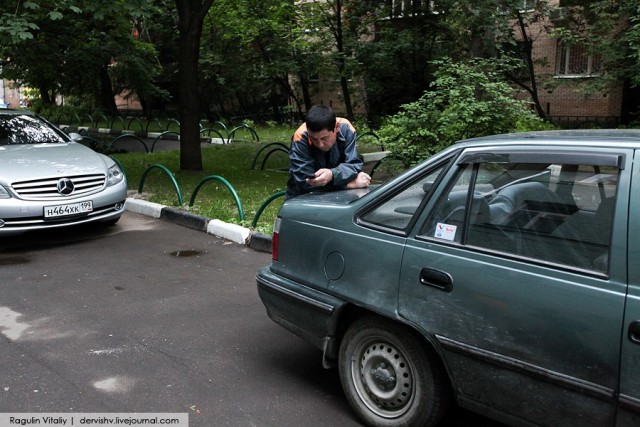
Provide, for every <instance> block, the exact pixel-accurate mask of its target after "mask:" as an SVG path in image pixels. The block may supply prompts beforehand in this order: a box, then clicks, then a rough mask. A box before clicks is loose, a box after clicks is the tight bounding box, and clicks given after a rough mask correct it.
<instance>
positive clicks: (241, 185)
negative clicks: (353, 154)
mask: <svg viewBox="0 0 640 427" xmlns="http://www.w3.org/2000/svg"><path fill="white" fill-rule="evenodd" d="M294 130H295V129H293V128H288V127H284V126H279V127H265V128H258V129H256V132H257V133H258V135H259V136H260V142H255V141H253V140H252V139H251V138H248V137H247V136H246V135H244V134H243V135H242V136H240V135H239V136H238V137H239V138H241V137H244V138H246V140H244V141H243V140H235V141H234V142H232V143H231V144H224V145H218V144H210V145H209V144H206V145H203V148H202V165H203V171H202V172H198V173H195V172H181V171H180V153H179V150H172V151H157V152H153V153H116V154H112V157H114V158H115V159H117V161H118V162H120V164H122V166H123V167H124V170H125V173H126V175H127V179H128V182H129V189H130V190H132V191H136V192H137V191H138V189H139V186H140V183H141V179H142V176H143V174H144V173H145V171H147V169H148V168H149V167H150V166H152V165H162V166H163V167H164V168H166V169H167V170H169V171H170V172H171V174H172V176H173V178H174V179H175V182H176V183H177V185H178V188H179V190H180V193H181V195H182V200H183V204H182V206H180V203H179V197H178V194H177V191H176V188H175V186H174V185H173V181H172V179H171V177H169V176H168V175H167V174H166V173H165V172H164V170H163V169H161V168H158V167H154V168H152V169H151V170H149V171H148V172H147V175H146V176H145V179H144V183H143V189H142V190H143V191H142V195H141V196H142V198H144V199H145V200H147V201H150V202H155V203H160V204H163V205H166V206H173V207H178V208H182V209H185V210H188V211H190V212H192V213H194V214H197V215H202V216H204V217H207V218H212V219H220V220H222V221H225V222H228V223H235V224H240V225H242V226H245V227H250V226H251V223H252V222H253V221H254V219H255V217H256V213H257V211H258V209H260V207H261V206H262V205H263V203H265V201H266V200H267V199H268V198H269V197H270V196H272V195H273V194H275V193H277V192H279V191H282V190H284V189H285V188H286V184H287V177H288V171H287V168H288V164H289V159H288V156H287V154H286V153H285V152H283V151H278V150H275V151H273V152H272V153H271V154H270V155H269V156H268V158H267V160H266V162H265V164H264V169H261V167H262V162H263V161H264V159H265V156H266V155H267V154H268V153H269V152H271V150H272V149H273V148H275V147H276V146H271V147H269V148H266V149H264V150H263V151H262V152H261V153H260V154H259V156H257V154H258V152H259V150H260V149H261V148H262V147H265V146H266V145H267V144H270V143H272V142H280V143H283V144H285V145H286V146H288V145H289V141H290V138H291V135H292V134H293V132H294ZM358 148H359V150H360V151H362V152H367V151H379V150H380V147H379V146H378V145H375V144H370V143H368V142H365V141H363V142H362V143H359V144H358ZM256 156H257V157H256ZM254 160H255V167H253V163H254ZM212 175H215V176H218V177H221V178H222V179H223V180H225V181H226V182H228V183H229V184H230V185H231V187H233V189H234V191H235V192H236V194H237V196H238V199H239V201H240V205H241V207H242V210H243V212H244V220H241V219H240V213H239V209H238V206H237V203H236V198H235V197H234V195H233V193H232V191H231V190H230V189H229V188H228V187H227V186H226V185H225V184H224V183H223V182H221V181H220V180H217V179H210V180H207V181H206V182H204V183H203V184H202V186H201V187H200V188H199V189H198V192H197V194H196V196H195V200H194V203H193V206H188V205H189V202H190V199H191V197H192V195H193V192H194V191H195V190H196V187H197V186H198V184H199V183H201V182H202V181H203V180H204V179H205V178H207V177H210V176H212ZM283 201H284V198H283V197H278V198H276V199H274V200H273V201H272V202H271V203H270V204H269V205H268V206H267V207H266V208H265V209H264V210H263V212H262V213H261V215H260V217H259V220H258V221H257V223H256V226H255V227H253V229H254V230H255V231H258V232H262V233H265V234H271V232H272V230H273V222H274V220H275V217H276V214H277V212H278V209H279V208H280V206H281V205H282V203H283Z"/></svg>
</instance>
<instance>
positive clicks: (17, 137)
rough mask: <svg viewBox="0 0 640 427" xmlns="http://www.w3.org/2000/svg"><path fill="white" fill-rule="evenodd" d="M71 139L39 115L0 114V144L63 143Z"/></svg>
mask: <svg viewBox="0 0 640 427" xmlns="http://www.w3.org/2000/svg"><path fill="white" fill-rule="evenodd" d="M68 141H69V140H68V139H67V138H66V137H65V136H64V134H63V133H62V132H60V131H57V130H56V129H54V128H53V127H51V126H50V125H49V124H48V123H47V122H45V121H43V120H41V119H39V118H38V117H34V116H30V115H27V114H23V115H10V114H0V145H17V144H45V143H52V144H56V143H62V142H68Z"/></svg>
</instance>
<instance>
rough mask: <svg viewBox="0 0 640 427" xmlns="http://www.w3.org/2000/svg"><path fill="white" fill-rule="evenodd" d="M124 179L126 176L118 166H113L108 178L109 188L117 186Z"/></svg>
mask: <svg viewBox="0 0 640 427" xmlns="http://www.w3.org/2000/svg"><path fill="white" fill-rule="evenodd" d="M123 179H124V174H123V173H122V171H121V170H120V168H119V167H118V165H113V166H111V167H110V168H109V176H108V177H107V186H112V185H116V184H117V183H119V182H120V181H122V180H123Z"/></svg>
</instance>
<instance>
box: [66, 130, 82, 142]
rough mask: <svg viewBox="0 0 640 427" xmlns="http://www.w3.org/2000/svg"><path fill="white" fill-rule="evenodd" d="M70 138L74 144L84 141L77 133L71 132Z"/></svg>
mask: <svg viewBox="0 0 640 427" xmlns="http://www.w3.org/2000/svg"><path fill="white" fill-rule="evenodd" d="M69 138H71V140H72V141H73V142H78V141H82V138H83V136H82V135H80V134H79V133H77V132H71V133H70V134H69Z"/></svg>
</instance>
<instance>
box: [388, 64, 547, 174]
mask: <svg viewBox="0 0 640 427" xmlns="http://www.w3.org/2000/svg"><path fill="white" fill-rule="evenodd" d="M434 64H435V65H436V66H437V67H438V68H439V71H437V72H436V73H435V80H434V82H433V84H432V88H431V90H430V91H428V92H425V94H424V95H423V96H422V97H421V98H420V99H419V100H418V101H416V102H413V103H410V104H405V105H403V106H402V110H401V111H400V112H399V113H398V114H396V115H394V116H392V117H390V118H388V119H387V120H385V122H384V123H383V125H382V127H381V129H380V131H379V132H378V133H379V135H380V137H381V138H382V139H383V141H384V146H385V148H386V149H388V150H391V151H392V152H393V154H394V155H395V157H396V158H399V159H401V161H402V162H403V163H404V165H405V166H407V167H408V166H411V165H414V164H416V163H418V162H420V161H422V160H424V159H425V158H427V157H429V156H431V155H433V154H435V153H437V152H438V151H441V150H442V149H444V148H446V147H448V146H450V145H451V144H453V143H455V142H456V141H459V140H461V139H465V138H472V137H479V136H486V135H492V134H500V133H508V132H520V131H526V130H540V129H548V128H550V125H549V124H548V123H546V122H545V121H543V120H542V119H541V118H539V117H538V116H537V115H535V113H534V112H533V111H532V110H531V108H530V106H529V104H528V103H527V102H525V101H522V100H517V99H515V98H514V94H513V88H512V87H511V86H509V84H508V83H507V82H506V81H505V80H504V78H503V77H502V76H503V71H504V69H505V67H506V66H507V65H506V64H502V63H500V61H497V60H491V61H489V60H483V59H475V60H471V61H469V62H466V63H454V62H445V61H437V62H435V63H434Z"/></svg>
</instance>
